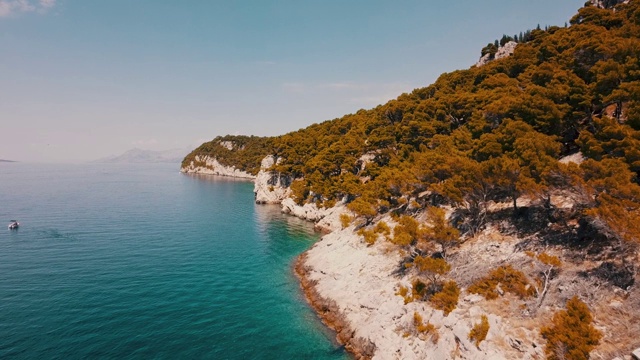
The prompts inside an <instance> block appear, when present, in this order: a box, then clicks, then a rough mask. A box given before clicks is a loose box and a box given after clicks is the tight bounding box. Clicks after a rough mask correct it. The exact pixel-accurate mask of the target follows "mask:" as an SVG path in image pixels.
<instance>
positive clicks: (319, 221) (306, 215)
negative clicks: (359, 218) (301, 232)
mask: <svg viewBox="0 0 640 360" xmlns="http://www.w3.org/2000/svg"><path fill="white" fill-rule="evenodd" d="M282 212H283V213H285V214H290V215H293V216H296V217H299V218H301V219H305V220H309V221H313V222H314V223H316V225H315V227H316V230H319V231H322V232H327V233H328V232H332V231H336V230H340V229H342V224H341V222H340V215H341V214H343V213H346V212H348V210H347V208H346V206H345V205H344V203H343V202H340V203H338V204H337V205H336V206H334V207H331V208H325V209H319V208H318V207H317V206H316V204H304V205H298V204H296V203H295V201H293V199H291V198H286V199H284V200H282Z"/></svg>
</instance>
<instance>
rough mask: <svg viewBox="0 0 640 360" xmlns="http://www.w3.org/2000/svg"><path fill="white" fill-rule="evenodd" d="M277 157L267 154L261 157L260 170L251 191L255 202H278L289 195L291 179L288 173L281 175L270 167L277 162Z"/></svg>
mask: <svg viewBox="0 0 640 360" xmlns="http://www.w3.org/2000/svg"><path fill="white" fill-rule="evenodd" d="M278 161H279V159H278V158H276V157H275V156H273V155H268V156H266V157H265V158H264V159H262V163H261V164H260V172H258V175H257V176H256V178H255V185H254V187H253V192H254V194H255V197H256V203H257V204H279V203H281V202H282V200H284V199H286V198H288V197H289V194H290V193H291V190H290V189H289V185H291V181H293V179H292V178H291V176H289V175H283V174H281V173H279V172H277V171H273V170H272V169H271V168H272V167H273V166H274V165H276V164H278Z"/></svg>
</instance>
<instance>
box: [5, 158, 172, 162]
mask: <svg viewBox="0 0 640 360" xmlns="http://www.w3.org/2000/svg"><path fill="white" fill-rule="evenodd" d="M181 161H182V160H181ZM0 162H15V161H13V160H3V159H0Z"/></svg>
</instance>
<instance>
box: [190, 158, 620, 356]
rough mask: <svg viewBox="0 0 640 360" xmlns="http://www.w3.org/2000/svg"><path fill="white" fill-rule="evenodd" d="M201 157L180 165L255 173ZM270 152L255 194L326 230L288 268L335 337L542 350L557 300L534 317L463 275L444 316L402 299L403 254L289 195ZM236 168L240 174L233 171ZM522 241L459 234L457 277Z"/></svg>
mask: <svg viewBox="0 0 640 360" xmlns="http://www.w3.org/2000/svg"><path fill="white" fill-rule="evenodd" d="M199 161H204V162H205V163H206V165H207V167H200V168H199V167H196V166H194V163H193V162H192V163H191V165H190V166H189V167H187V168H183V169H182V170H181V171H182V172H184V173H195V174H215V175H223V176H234V177H243V178H247V179H249V178H250V177H249V176H251V174H247V173H242V172H239V170H237V169H235V168H233V167H225V166H224V165H221V164H219V163H218V162H217V161H215V159H210V158H209V159H199ZM276 162H277V159H276V158H275V157H273V156H268V157H266V158H265V159H264V160H263V161H262V169H261V170H260V172H259V173H258V174H257V176H254V177H252V178H251V179H253V180H254V181H255V187H254V192H255V196H256V197H255V199H256V202H257V203H271V204H274V203H279V204H281V206H282V211H283V212H285V213H288V214H291V215H293V216H297V217H299V218H303V219H306V220H309V221H313V222H314V223H315V224H316V228H317V229H319V230H321V231H323V232H326V233H327V234H325V235H324V236H323V237H322V238H321V239H320V240H319V241H318V242H316V243H315V244H314V245H313V246H312V248H311V249H309V250H307V251H306V252H305V253H303V254H302V255H301V256H300V257H299V258H298V259H297V261H296V263H295V267H294V268H295V272H296V275H297V276H298V277H299V279H300V283H301V287H302V289H303V291H304V293H305V295H306V297H307V299H308V301H309V303H310V304H311V306H312V307H313V308H314V309H315V310H316V312H317V313H318V315H319V316H320V317H321V319H322V320H323V322H324V323H325V324H326V325H327V326H329V327H330V328H332V329H334V330H335V331H336V334H337V336H336V337H337V340H338V341H339V342H340V343H341V344H343V345H344V346H345V348H346V349H347V350H348V351H350V352H351V353H353V354H354V355H355V356H356V358H363V359H369V358H372V359H542V358H544V357H545V356H544V344H545V342H544V340H543V339H542V338H541V336H540V333H539V327H540V323H539V321H540V319H550V318H551V316H552V314H553V312H555V311H556V310H558V309H557V308H556V307H555V306H552V305H551V306H545V307H543V308H540V309H539V310H537V311H538V313H537V314H536V316H535V318H531V317H527V316H519V315H517V313H519V312H520V309H521V306H520V308H519V307H518V306H519V305H517V304H518V301H517V299H516V298H515V297H512V295H510V294H505V296H503V297H502V298H501V299H498V300H492V301H489V300H485V299H484V298H483V297H481V296H479V295H476V294H469V293H468V292H467V291H466V289H465V286H468V283H467V284H465V283H464V281H458V282H459V283H460V284H461V290H462V292H461V296H460V300H459V302H458V304H457V307H456V309H455V310H453V311H452V312H451V313H449V314H448V315H447V316H445V315H444V313H443V312H442V310H436V309H434V308H432V307H431V306H429V303H426V302H410V303H408V304H405V303H404V300H403V298H402V297H401V296H398V295H397V292H398V288H399V286H400V285H404V286H407V285H409V284H410V280H411V279H412V278H413V275H414V274H412V273H411V272H410V271H407V272H406V273H402V274H399V272H398V271H397V270H398V267H399V264H401V260H402V255H401V254H400V253H399V252H398V250H397V248H396V247H394V246H393V245H392V244H390V243H388V242H386V241H377V242H376V243H375V244H373V245H367V244H366V243H365V242H364V241H363V239H362V237H361V236H359V235H358V234H357V233H356V229H355V226H354V225H350V226H348V227H346V228H344V229H343V228H342V225H341V221H340V215H341V214H343V213H347V214H348V213H349V211H348V210H347V209H346V207H345V206H344V204H342V203H338V204H337V205H336V206H335V207H333V208H329V209H319V208H317V207H316V205H315V204H305V205H304V206H299V205H297V204H296V203H295V202H294V201H293V200H292V199H291V198H289V194H290V190H289V189H288V185H289V184H290V180H289V179H286V178H283V177H281V176H280V175H279V174H275V173H273V172H270V171H269V169H270V168H271V167H272V166H273V165H274V164H275V163H276ZM237 174H240V175H241V176H236V175H237ZM247 175H248V176H247ZM566 200H567V199H566V198H560V199H559V200H558V203H557V204H555V205H556V206H559V207H570V206H572V204H571V203H570V202H569V203H567V201H566ZM563 201H564V203H563ZM497 205H500V204H497ZM381 220H382V221H385V222H386V223H388V224H389V225H391V226H393V224H394V221H393V220H392V219H390V217H388V216H386V217H382V218H377V219H376V221H381ZM521 241H522V239H518V238H517V237H516V236H515V235H514V236H509V235H504V234H502V233H501V232H500V231H498V230H497V229H492V228H488V229H486V230H485V231H483V232H482V233H480V234H479V235H477V236H475V237H474V238H473V239H471V240H469V241H467V242H465V243H463V244H462V245H461V246H459V248H458V249H456V251H455V253H453V255H452V260H451V265H452V271H451V273H452V274H453V275H452V277H454V278H456V280H460V279H469V278H478V277H480V276H483V275H484V274H485V273H486V271H487V269H490V268H491V267H495V266H499V265H501V264H504V263H506V262H507V261H509V262H511V263H521V264H525V263H526V261H527V259H526V258H525V257H526V255H525V254H524V253H523V252H522V251H516V245H518V243H520V242H521ZM523 266H524V265H523ZM565 272H567V270H565ZM461 274H462V275H461ZM557 281H558V282H559V281H560V280H557ZM574 283H575V280H574ZM572 286H574V288H572V289H569V288H567V290H565V293H563V294H561V295H559V296H560V298H561V299H564V297H567V298H568V297H569V296H572V295H573V294H575V293H576V292H577V291H578V290H575V288H578V287H585V286H586V285H584V284H578V283H575V284H574V285H572ZM585 288H586V287H585ZM612 299H613V297H612ZM608 301H614V300H611V299H608ZM607 303H608V302H607ZM562 304H564V302H562ZM414 313H419V314H420V315H421V316H422V318H423V319H424V321H425V322H427V321H428V322H429V323H431V324H432V325H434V326H435V328H436V330H437V332H438V334H439V336H438V337H439V339H437V340H436V341H433V339H432V338H430V337H424V336H423V335H420V334H417V333H416V332H415V329H414V325H413V319H414ZM482 315H486V316H487V317H488V320H489V324H490V328H489V332H488V334H487V337H486V339H485V340H484V341H483V342H482V343H481V344H480V345H479V346H476V345H475V344H474V343H473V342H472V341H470V340H469V339H468V335H469V332H470V330H471V328H472V327H473V326H474V324H476V323H478V322H479V321H480V318H481V316H482ZM601 330H606V329H601ZM613 341H615V337H614V340H613ZM594 355H597V353H596V352H594V353H592V356H593V357H594V358H597V357H596V356H594Z"/></svg>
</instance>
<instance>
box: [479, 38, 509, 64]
mask: <svg viewBox="0 0 640 360" xmlns="http://www.w3.org/2000/svg"><path fill="white" fill-rule="evenodd" d="M516 46H518V43H517V42H515V41H509V42H508V43H506V44H504V46H501V47H500V48H499V49H498V52H496V54H495V57H494V58H493V59H491V58H490V55H489V54H485V55H484V56H483V57H481V58H480V60H478V62H477V63H476V66H477V67H480V66H482V65H486V64H488V63H490V62H491V61H493V60H498V59H502V58H506V57H508V56H511V55H512V54H513V52H514V51H515V49H516Z"/></svg>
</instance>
